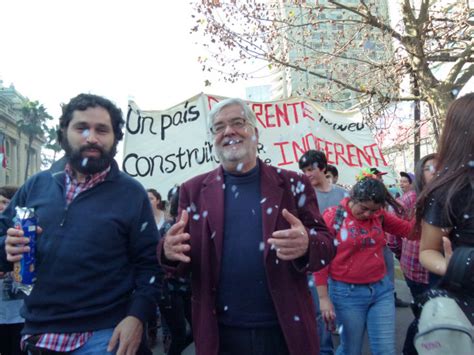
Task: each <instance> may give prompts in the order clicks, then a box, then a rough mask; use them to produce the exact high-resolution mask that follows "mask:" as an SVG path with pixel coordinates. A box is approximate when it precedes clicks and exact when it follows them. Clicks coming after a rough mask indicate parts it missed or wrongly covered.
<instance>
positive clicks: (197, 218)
mask: <svg viewBox="0 0 474 355" xmlns="http://www.w3.org/2000/svg"><path fill="white" fill-rule="evenodd" d="M200 217H201V216H200V215H199V213H196V214H194V215H193V219H194V220H195V221H198V220H199V218H200Z"/></svg>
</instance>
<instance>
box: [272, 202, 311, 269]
mask: <svg viewBox="0 0 474 355" xmlns="http://www.w3.org/2000/svg"><path fill="white" fill-rule="evenodd" d="M282 215H283V218H285V219H286V220H287V222H288V223H289V224H290V228H289V229H284V230H279V231H276V232H273V233H272V237H271V238H269V239H268V240H267V243H269V244H271V245H272V246H273V247H274V248H275V249H276V252H277V257H278V258H279V259H281V260H295V259H297V258H299V257H301V256H303V255H305V254H306V251H307V250H308V245H309V238H308V233H307V232H306V228H305V227H304V225H303V223H301V221H300V219H299V218H298V217H296V216H294V215H293V214H291V213H290V212H288V210H287V209H286V208H285V209H283V211H282Z"/></svg>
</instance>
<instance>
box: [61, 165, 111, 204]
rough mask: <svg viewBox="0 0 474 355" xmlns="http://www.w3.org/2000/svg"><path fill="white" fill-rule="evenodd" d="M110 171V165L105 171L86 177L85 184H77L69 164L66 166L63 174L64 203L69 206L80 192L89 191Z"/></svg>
mask: <svg viewBox="0 0 474 355" xmlns="http://www.w3.org/2000/svg"><path fill="white" fill-rule="evenodd" d="M109 171H110V165H109V166H108V167H107V169H105V170H103V171H101V172H99V173H96V174H91V175H87V176H86V181H85V182H79V181H78V180H77V178H76V177H75V176H74V175H75V174H74V171H73V169H72V167H71V165H70V164H69V163H67V164H66V167H65V169H64V172H65V173H66V174H65V175H66V181H65V182H66V203H67V204H70V203H71V202H72V200H74V199H75V198H76V196H77V195H79V194H80V193H81V192H84V191H86V190H89V189H91V188H93V187H94V186H96V185H98V184H100V183H101V182H103V181H104V180H105V178H106V177H107V174H108V173H109Z"/></svg>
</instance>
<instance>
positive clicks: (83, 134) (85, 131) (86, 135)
mask: <svg viewBox="0 0 474 355" xmlns="http://www.w3.org/2000/svg"><path fill="white" fill-rule="evenodd" d="M90 134H91V132H90V131H89V130H88V129H85V130H84V131H82V136H83V137H84V138H88V137H89V136H90Z"/></svg>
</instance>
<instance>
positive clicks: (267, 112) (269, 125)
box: [265, 104, 280, 128]
mask: <svg viewBox="0 0 474 355" xmlns="http://www.w3.org/2000/svg"><path fill="white" fill-rule="evenodd" d="M272 107H273V104H265V123H266V124H267V128H272V127H277V125H275V123H273V122H271V119H272V118H274V117H275V115H273V114H272V112H271V111H272V110H271V108H272ZM269 109H270V110H269ZM278 127H280V123H279V122H278Z"/></svg>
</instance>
